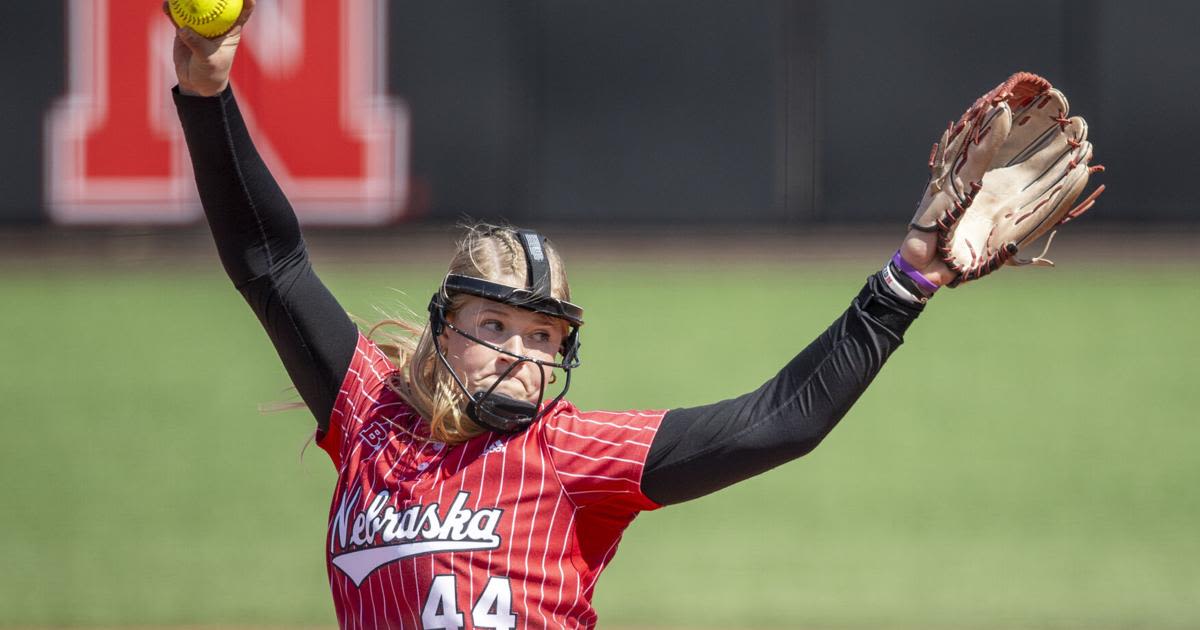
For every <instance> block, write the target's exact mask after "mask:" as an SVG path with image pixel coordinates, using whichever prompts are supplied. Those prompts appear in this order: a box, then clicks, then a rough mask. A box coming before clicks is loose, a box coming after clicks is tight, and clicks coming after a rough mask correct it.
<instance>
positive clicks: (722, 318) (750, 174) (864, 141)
mask: <svg viewBox="0 0 1200 630" xmlns="http://www.w3.org/2000/svg"><path fill="white" fill-rule="evenodd" d="M158 4H159V3H158V2H155V1H154V0H107V1H106V0H68V1H63V2H31V3H3V4H0V23H4V24H9V25H19V28H16V29H13V30H12V31H11V32H10V33H9V34H8V36H6V37H5V38H2V39H0V59H4V60H6V62H7V63H6V64H5V65H6V68H5V76H6V77H8V78H9V81H10V83H9V89H8V90H7V91H6V93H5V95H4V97H3V98H0V292H2V294H3V296H4V298H3V303H4V305H5V308H3V309H0V331H2V332H0V358H2V363H0V400H3V401H4V403H5V404H4V411H3V415H2V416H0V417H2V418H3V427H4V429H5V439H4V440H2V441H0V484H2V485H0V493H2V494H0V506H2V507H0V562H2V563H3V566H5V567H6V569H7V570H6V571H3V572H0V626H5V627H69V626H92V627H120V626H131V625H133V626H193V627H194V626H211V627H233V626H239V627H297V626H311V627H329V626H331V625H333V623H334V621H333V615H332V606H331V603H330V598H329V595H328V592H327V589H328V587H327V581H326V577H325V574H324V571H325V569H324V562H323V557H322V543H323V537H324V526H325V516H326V510H327V509H328V501H329V495H330V490H331V484H332V481H333V471H332V470H330V467H329V465H328V464H327V462H326V461H325V460H324V457H325V456H324V454H323V453H322V452H320V451H319V450H318V449H312V448H309V449H308V450H307V451H304V452H303V456H302V450H303V448H304V445H305V440H306V438H307V437H308V436H309V435H310V433H311V429H312V418H311V417H310V416H308V415H307V414H306V412H302V411H293V412H285V413H268V414H263V413H260V412H259V411H258V410H259V408H261V407H269V406H271V405H272V404H274V403H277V402H281V401H283V402H286V401H289V400H293V399H294V398H295V397H294V394H293V393H292V392H291V391H289V390H288V389H287V388H288V385H289V384H288V382H287V377H286V375H285V374H284V372H283V370H282V367H281V366H280V365H279V363H278V360H277V358H276V357H275V355H274V352H273V350H272V349H271V347H270V345H269V343H268V341H267V339H266V336H265V334H263V333H262V331H261V329H259V327H258V324H257V322H256V320H255V319H254V317H253V315H252V314H251V313H250V311H249V309H247V308H246V307H245V305H244V304H243V303H242V302H241V298H240V297H239V296H238V295H237V293H236V292H235V291H233V290H232V287H230V286H229V283H228V281H227V280H226V279H225V277H224V275H223V273H222V271H221V269H220V265H219V263H218V262H217V259H216V254H215V251H214V249H213V247H212V244H211V239H210V238H209V236H208V233H207V228H206V227H205V226H204V224H203V213H202V211H201V209H200V207H199V202H198V200H197V197H196V192H195V186H194V183H193V180H192V173H191V166H190V164H189V163H188V160H187V155H186V148H185V147H184V146H183V143H182V135H181V134H180V132H179V130H178V123H177V119H176V117H175V113H174V108H173V104H172V102H171V99H170V94H169V88H170V87H171V86H172V85H173V84H174V73H173V68H172V67H171V64H170V45H171V37H172V30H171V27H170V24H169V23H168V22H167V21H166V19H165V18H163V16H162V15H161V13H159V8H158ZM1198 23H1200V5H1196V4H1195V3H1186V2H1182V1H1178V2H1174V1H1149V2H1140V3H1129V2H1117V1H1116V0H1111V1H1103V0H1102V1H1084V0H1059V1H1039V2H1033V1H1028V2H1026V1H1020V0H1018V1H1013V2H1007V3H1003V4H997V3H985V2H976V1H967V2H962V1H958V2H953V1H949V0H922V1H919V2H905V3H897V2H883V1H868V0H853V1H847V2H832V1H812V2H806V1H801V0H762V1H757V2H735V1H732V0H688V1H686V2H685V1H681V0H644V1H641V2H598V1H587V2H585V1H582V0H507V1H504V2H499V1H495V0H450V1H442V2H411V1H407V0H397V1H392V2H385V1H383V0H339V1H332V0H323V1H318V0H260V6H259V9H258V12H257V13H256V14H255V18H254V20H253V21H252V22H251V24H250V28H249V29H248V32H247V36H246V40H245V43H244V46H243V50H241V51H240V52H239V58H238V63H237V65H236V67H235V73H234V89H235V91H236V92H237V94H238V99H239V102H240V103H241V106H242V108H243V111H244V112H245V113H246V115H247V118H248V120H249V122H250V124H251V127H252V130H253V133H254V136H255V139H256V142H257V144H258V147H259V149H260V151H262V153H263V154H264V157H265V159H266V160H267V161H268V163H269V164H270V166H271V168H272V171H273V172H274V173H275V175H276V176H277V178H278V179H279V180H280V182H281V184H282V185H283V186H284V188H285V190H286V192H287V193H288V195H289V198H290V199H291V200H292V201H293V203H294V204H295V206H296V209H297V212H298V214H299V215H300V217H301V219H302V222H303V223H304V224H305V226H306V236H307V238H308V241H309V243H310V246H311V249H312V252H313V259H314V262H315V264H316V266H317V269H318V271H319V272H320V273H321V274H322V277H323V279H324V280H325V281H326V282H327V284H329V286H330V287H331V289H332V290H333V291H334V293H335V294H336V295H337V296H338V298H339V299H341V300H342V302H343V304H344V305H345V306H346V308H347V310H349V311H350V312H352V313H354V314H355V315H358V316H361V317H363V318H364V319H366V320H376V319H380V318H382V317H383V316H385V315H391V314H403V313H405V312H407V310H408V309H411V310H414V311H418V312H419V311H421V310H422V309H423V305H424V303H425V301H426V300H427V297H426V296H428V295H429V294H430V293H432V291H433V290H434V288H435V287H436V285H437V281H438V280H439V278H440V273H441V272H442V269H444V265H445V263H446V261H447V260H448V256H449V253H450V247H451V243H452V240H453V238H454V234H455V233H454V224H455V223H456V222H457V221H459V220H460V219H462V218H463V217H467V216H469V217H474V218H478V219H486V220H501V219H505V220H509V221H512V222H514V223H516V224H519V225H528V226H531V227H535V228H537V229H539V230H541V231H543V232H544V233H547V234H549V235H550V236H551V237H552V238H553V239H554V240H555V241H556V242H557V243H558V244H559V245H560V247H561V248H562V249H563V250H564V253H565V255H566V259H567V261H568V264H569V265H570V267H571V270H572V280H573V282H572V284H573V289H574V292H575V298H576V299H575V301H577V302H579V303H581V304H583V305H584V306H585V307H586V308H587V309H588V314H589V320H588V326H587V329H586V331H585V338H584V339H585V340H584V360H585V363H586V367H585V368H583V371H582V372H581V373H580V378H579V379H578V382H577V384H576V385H575V386H574V387H573V388H572V398H574V399H575V401H576V402H577V403H578V404H580V406H583V407H595V408H609V409H615V408H631V407H632V408H638V407H641V408H664V407H674V406H684V405H693V404H702V403H705V402H711V401H712V400H714V399H717V398H724V397H728V396H734V395H738V394H740V393H743V392H745V391H747V390H749V389H750V388H753V387H755V386H757V385H758V384H759V383H761V382H762V381H763V380H765V379H766V378H769V377H770V376H771V375H772V374H773V373H774V372H775V370H777V369H778V368H779V367H781V366H782V365H783V364H784V363H785V362H786V361H787V360H788V359H789V358H790V357H791V356H792V355H793V354H794V353H795V352H797V351H798V350H799V349H801V348H802V347H803V346H804V345H805V344H806V343H807V342H808V341H809V340H810V339H811V338H813V337H815V336H816V335H817V334H818V333H819V332H820V331H821V330H822V329H823V327H824V326H826V325H827V324H828V323H829V322H830V321H832V320H833V319H834V318H835V317H837V316H838V315H839V314H840V312H841V311H842V309H844V308H845V305H846V304H847V303H848V302H849V300H850V299H851V298H852V297H853V295H854V294H855V293H856V292H857V290H858V288H859V286H860V285H861V282H862V279H863V278H864V277H865V276H867V275H868V274H870V273H872V272H873V271H874V270H875V269H876V268H877V267H878V266H879V265H881V264H882V262H883V260H884V259H886V258H887V257H888V256H889V255H890V254H891V252H892V251H894V248H895V246H896V244H897V241H898V240H899V238H900V236H901V235H902V234H903V231H904V229H903V226H904V224H905V222H906V221H907V220H908V219H909V217H910V216H911V213H912V209H913V207H914V205H915V203H916V201H917V200H918V198H919V196H920V193H921V190H922V188H923V186H924V184H925V181H926V179H927V169H926V160H927V156H928V151H929V147H930V145H931V144H932V142H933V141H934V140H935V139H936V138H937V137H938V136H939V134H940V132H941V130H942V129H943V128H944V126H945V124H946V122H947V121H948V120H950V119H952V118H955V117H957V116H958V115H959V114H960V113H961V111H962V110H963V109H965V108H966V107H967V105H969V104H970V103H971V102H972V101H973V100H974V98H976V97H977V96H978V95H979V94H981V93H983V92H985V91H986V90H988V89H990V88H991V87H992V86H994V85H995V84H997V83H999V82H1000V81H1002V80H1003V79H1004V78H1006V77H1007V76H1008V75H1009V74H1011V73H1012V72H1014V71H1017V70H1028V71H1033V72H1036V73H1038V74H1041V75H1042V76H1044V77H1046V78H1047V79H1049V80H1050V81H1051V82H1052V83H1054V84H1055V86H1056V87H1059V88H1060V89H1062V90H1063V91H1064V92H1065V93H1066V94H1067V95H1068V96H1069V98H1070V100H1071V105H1072V114H1079V115H1082V116H1084V117H1086V118H1087V120H1088V122H1089V126H1090V138H1091V139H1092V141H1093V142H1094V143H1095V145H1096V159H1095V161H1096V162H1098V163H1101V164H1104V165H1105V166H1107V167H1108V171H1107V172H1106V173H1104V174H1102V175H1100V176H1098V177H1096V178H1095V179H1096V180H1099V182H1101V183H1104V184H1106V185H1107V186H1108V190H1107V191H1106V192H1105V194H1104V195H1103V196H1102V197H1101V198H1100V201H1099V202H1098V204H1097V205H1096V207H1095V208H1094V209H1093V210H1091V211H1090V212H1089V213H1088V214H1087V215H1086V216H1085V217H1084V218H1083V219H1081V220H1080V221H1078V222H1075V223H1072V225H1071V226H1069V227H1070V229H1068V230H1066V231H1065V232H1064V233H1063V234H1061V235H1060V236H1059V238H1058V240H1057V241H1056V243H1055V249H1054V250H1052V251H1051V254H1050V257H1051V258H1053V259H1055V260H1057V261H1058V262H1059V267H1058V268H1057V269H1054V270H1045V269H1035V270H1029V269H1022V270H1008V271H1005V272H1003V273H1000V274H998V275H996V276H993V277H990V278H988V279H986V280H985V281H984V282H981V283H978V284H977V285H971V286H968V287H963V288H960V289H957V290H955V291H953V292H949V291H947V292H945V293H949V295H944V296H939V298H938V299H937V301H936V302H935V303H934V304H933V306H931V308H930V309H929V310H928V311H927V312H926V313H925V314H924V315H923V316H922V319H921V321H920V322H918V323H917V324H916V325H915V326H914V327H913V329H912V330H911V331H910V333H909V335H908V339H907V344H906V346H905V348H904V349H903V350H902V351H901V352H899V353H898V354H897V355H896V356H895V357H894V358H893V359H892V361H891V362H890V363H889V366H888V368H887V369H885V370H884V372H883V374H882V375H881V376H880V377H879V379H878V380H877V381H876V383H875V384H874V385H873V386H872V387H871V389H870V390H869V391H868V392H867V394H866V395H864V397H863V398H862V399H861V400H860V402H859V403H858V404H857V405H856V406H855V408H854V409H853V410H852V411H851V412H850V414H849V415H848V416H847V418H846V420H845V422H844V424H843V426H841V427H839V428H838V429H837V430H836V431H835V432H834V433H833V435H832V436H831V437H830V438H829V440H827V442H826V444H824V445H823V446H822V447H821V448H820V449H818V450H817V451H816V452H814V453H813V454H812V455H810V456H808V457H806V458H804V459H803V460H801V461H799V462H796V463H793V464H790V465H788V466H784V467H782V468H780V469H778V470H776V471H772V472H771V473H768V474H766V475H764V476H762V477H759V478H756V479H754V480H752V481H749V482H746V483H743V484H741V485H739V486H738V487H735V488H733V489H730V490H727V491H723V492H721V493H718V494H717V495H714V496H712V497H708V498H705V499H703V500H700V501H696V502H693V503H691V504H687V505H683V506H678V507H673V508H671V509H668V510H663V511H661V512H656V513H651V514H647V515H644V516H643V517H641V518H640V519H639V520H638V521H636V522H635V523H634V525H633V526H632V527H631V529H630V530H629V532H628V534H627V536H626V539H625V542H624V543H623V549H622V552H621V553H618V555H617V559H616V561H615V562H614V563H613V565H612V566H611V567H610V569H609V570H608V572H607V573H606V575H605V577H604V578H603V579H602V580H601V581H600V585H599V587H598V589H597V596H596V605H597V608H598V610H599V612H600V618H601V620H602V625H604V626H609V627H624V628H632V627H638V628H693V627H694V628H700V627H705V628H709V627H714V628H716V627H720V628H750V627H756V628H759V627H767V628H930V627H944V628H1082V627H1087V628H1195V627H1200V604H1197V603H1196V602H1197V601H1200V538H1198V535H1197V532H1198V531H1200V494H1198V491H1197V490H1196V488H1197V487H1200V463H1197V461H1196V457H1195V453H1196V452H1197V449H1198V448H1200V428H1197V426H1196V424H1195V422H1194V418H1195V415H1196V411H1195V410H1196V409H1197V407H1198V406H1200V393H1198V392H1197V389H1196V387H1195V385H1194V382H1195V379H1196V376H1197V375H1198V374H1200V362H1198V361H1197V358H1196V357H1197V352H1198V351H1200V332H1197V328H1196V327H1195V326H1194V325H1192V324H1189V323H1188V321H1189V320H1188V319H1187V318H1188V317H1189V314H1190V313H1194V312H1196V311H1197V310H1198V308H1200V284H1198V282H1197V281H1198V280H1200V276H1198V271H1200V266H1198V262H1200V223H1198V222H1197V217H1198V216H1200V215H1198V213H1197V208H1198V195H1197V193H1196V192H1195V190H1194V189H1193V188H1192V187H1191V186H1190V184H1191V182H1192V179H1193V177H1194V174H1195V173H1197V172H1200V157H1198V156H1197V152H1196V151H1195V150H1194V147H1193V146H1192V145H1193V144H1194V139H1195V138H1196V137H1200V122H1198V121H1200V119H1198V118H1197V117H1196V116H1194V115H1193V112H1192V111H1191V107H1192V103H1195V102H1197V101H1198V100H1200V82H1197V81H1196V79H1195V77H1196V76H1198V75H1200V57H1198V56H1197V55H1196V54H1195V50H1194V49H1195V45H1194V36H1195V29H1196V24H1198ZM930 320H932V321H930Z"/></svg>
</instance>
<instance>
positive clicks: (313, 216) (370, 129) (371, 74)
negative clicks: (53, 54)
mask: <svg viewBox="0 0 1200 630" xmlns="http://www.w3.org/2000/svg"><path fill="white" fill-rule="evenodd" d="M68 6H69V17H68V22H69V24H70V28H69V34H68V47H69V51H68V55H67V58H68V61H69V77H68V85H69V93H68V95H67V96H66V97H65V98H63V99H62V100H61V101H60V102H59V103H58V105H57V106H56V107H55V109H54V110H53V111H52V112H51V114H50V116H49V120H48V125H47V152H46V154H47V156H48V158H49V159H48V161H47V166H46V168H47V173H46V175H47V176H46V181H47V201H48V206H49V208H50V212H51V215H52V216H53V218H54V219H55V220H56V221H59V222H67V223H99V222H116V221H134V222H139V223H145V222H152V223H162V222H184V221H191V220H194V219H196V218H198V217H200V216H201V211H200V205H199V200H198V197H197V195H196V191H195V183H194V180H193V178H192V172H191V164H190V162H189V161H188V156H187V149H186V147H185V146H184V143H183V134H182V132H181V131H180V130H179V123H178V120H177V118H176V116H175V112H174V105H173V104H172V102H171V95H170V87H171V86H172V85H174V83H175V78H174V69H173V67H172V65H171V48H170V47H171V38H172V37H173V31H172V29H171V24H170V23H169V22H168V21H167V19H166V18H165V17H163V15H162V13H161V12H160V9H159V3H158V2H156V1H154V0H144V1H140V2H131V1H128V0H70V2H69V4H68ZM385 8H386V2H385V0H259V2H258V6H257V8H256V9H255V12H254V19H252V20H250V23H249V24H248V27H247V29H246V36H245V37H244V38H243V40H242V45H241V49H240V50H239V51H238V59H237V63H236V64H235V65H234V71H233V86H234V90H235V91H236V92H237V95H238V102H239V104H240V105H241V108H242V113H243V114H244V115H245V116H246V119H247V123H248V124H249V126H250V128H251V131H252V133H253V134H254V139H255V144H256V146H257V147H258V150H259V152H260V153H262V155H263V158H264V159H265V160H266V162H267V164H268V165H269V166H270V168H271V172H272V173H274V175H275V177H276V178H277V179H278V180H279V182H280V185H281V186H282V187H283V189H284V191H285V192H286V193H287V194H288V197H289V199H291V201H292V204H293V205H294V206H295V208H296V212H297V214H299V215H300V218H301V220H302V221H306V222H309V223H313V222H318V223H342V224H345V223H359V224H361V223H381V222H385V221H389V220H392V219H395V218H397V217H400V216H402V215H403V214H404V212H405V210H406V208H405V203H404V202H405V200H406V199H407V196H408V114H407V111H406V110H405V109H404V107H403V105H402V104H400V103H399V102H397V101H395V100H393V99H390V98H388V96H387V95H386V93H385V91H386V83H385V76H384V70H385V59H386V53H387V51H386V39H385V35H386V34H385V30H384V29H385V26H384V25H385V23H386V20H385V19H384V18H385V16H384V11H385Z"/></svg>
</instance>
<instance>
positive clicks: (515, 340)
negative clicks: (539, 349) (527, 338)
mask: <svg viewBox="0 0 1200 630" xmlns="http://www.w3.org/2000/svg"><path fill="white" fill-rule="evenodd" d="M500 347H501V348H504V349H505V350H506V351H508V352H511V353H513V354H517V355H521V356H525V342H524V341H522V340H521V335H513V336H511V337H509V338H508V339H506V340H505V341H504V343H503V344H502V345H501V346H500ZM500 357H501V358H502V359H504V360H506V361H510V362H511V361H514V360H515V359H513V357H510V356H508V355H506V354H501V355H500Z"/></svg>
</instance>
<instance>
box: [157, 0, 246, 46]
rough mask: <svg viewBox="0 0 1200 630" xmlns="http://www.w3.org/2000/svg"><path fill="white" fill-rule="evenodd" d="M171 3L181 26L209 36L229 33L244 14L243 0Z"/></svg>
mask: <svg viewBox="0 0 1200 630" xmlns="http://www.w3.org/2000/svg"><path fill="white" fill-rule="evenodd" d="M169 5H170V7H171V17H172V18H174V19H175V24H176V25H178V26H179V28H183V27H185V26H187V27H191V29H192V30H193V31H196V32H197V33H200V34H201V35H203V36H205V37H209V38H212V37H220V36H221V35H224V34H225V33H228V32H229V29H231V28H233V25H234V23H235V22H237V19H238V16H239V15H241V14H242V0H170V2H169Z"/></svg>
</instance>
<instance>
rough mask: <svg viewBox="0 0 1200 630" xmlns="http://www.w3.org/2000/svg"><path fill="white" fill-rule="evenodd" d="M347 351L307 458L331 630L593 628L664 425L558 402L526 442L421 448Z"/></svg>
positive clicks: (367, 369)
mask: <svg viewBox="0 0 1200 630" xmlns="http://www.w3.org/2000/svg"><path fill="white" fill-rule="evenodd" d="M394 371H395V368H394V367H393V366H392V364H391V363H390V362H389V361H388V360H387V358H386V357H385V356H384V355H383V353H382V352H380V350H379V349H378V348H377V347H376V346H375V345H374V344H373V343H371V342H370V341H369V340H367V339H366V338H365V337H363V336H361V335H360V336H359V340H358V347H357V349H356V351H355V356H354V359H353V360H352V362H351V364H350V370H349V372H348V373H347V375H346V378H345V380H344V382H343V383H342V388H341V391H340V393H339V395H338V398H337V401H336V402H335V403H334V410H333V414H332V417H331V421H330V427H329V430H328V431H327V432H326V433H325V434H324V435H322V436H321V439H320V441H319V444H320V445H321V448H323V449H324V450H325V451H326V452H327V453H328V454H329V456H330V457H331V458H332V459H333V463H334V465H335V466H336V467H337V471H338V479H337V486H336V488H335V491H334V496H333V502H332V505H331V507H330V511H329V535H328V538H327V541H326V542H327V544H326V554H327V560H328V569H329V585H330V588H331V589H332V591H333V600H334V606H335V608H336V610H337V617H338V622H339V624H340V625H341V626H342V627H343V628H428V629H432V628H497V629H499V628H579V627H584V628H590V627H593V626H594V625H595V623H596V613H595V611H594V610H593V609H592V605H591V599H592V593H593V590H594V589H595V587H596V579H597V578H598V577H599V576H600V572H601V571H603V569H604V567H605V565H607V564H608V562H609V561H610V560H611V559H612V557H613V554H614V553H615V552H616V549H617V543H618V542H619V541H620V539H621V534H622V532H623V531H624V530H625V528H626V526H628V525H629V523H630V522H631V521H632V520H633V518H634V516H636V515H637V513H638V512H640V511H642V510H647V509H654V508H656V507H658V506H657V505H656V504H655V503H654V502H653V501H651V500H650V499H648V498H647V497H646V496H645V495H644V494H642V492H641V475H642V468H643V466H644V463H645V460H646V456H647V453H648V452H649V449H650V442H651V440H652V439H653V437H654V434H655V432H656V431H657V430H658V426H659V423H660V422H661V420H662V416H663V414H664V412H662V411H653V412H645V411H641V412H639V411H631V412H598V411H589V412H581V411H579V410H577V409H576V408H575V407H574V406H573V405H571V404H570V403H566V402H562V403H559V404H558V405H557V406H556V408H554V409H553V410H552V411H551V412H550V413H549V414H547V415H546V416H545V417H544V418H542V419H541V420H539V421H538V422H537V423H536V424H535V425H534V426H532V427H531V428H530V429H529V430H528V431H525V432H524V433H521V434H518V435H503V434H497V433H485V434H483V435H481V436H478V437H476V438H474V439H472V440H471V441H469V442H466V443H465V444H460V445H457V446H447V445H443V444H440V443H435V442H430V441H428V440H426V439H423V438H421V437H419V436H421V435H426V434H427V431H426V430H425V429H424V428H423V421H422V420H421V418H420V417H419V416H417V414H416V413H415V412H414V411H413V409H412V408H411V407H409V406H408V405H407V404H406V403H405V402H403V400H401V399H400V398H399V397H398V396H397V395H396V394H395V393H394V392H393V391H392V390H391V389H390V388H388V387H387V380H388V378H389V377H390V375H391V374H392V373H393V372H394Z"/></svg>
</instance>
